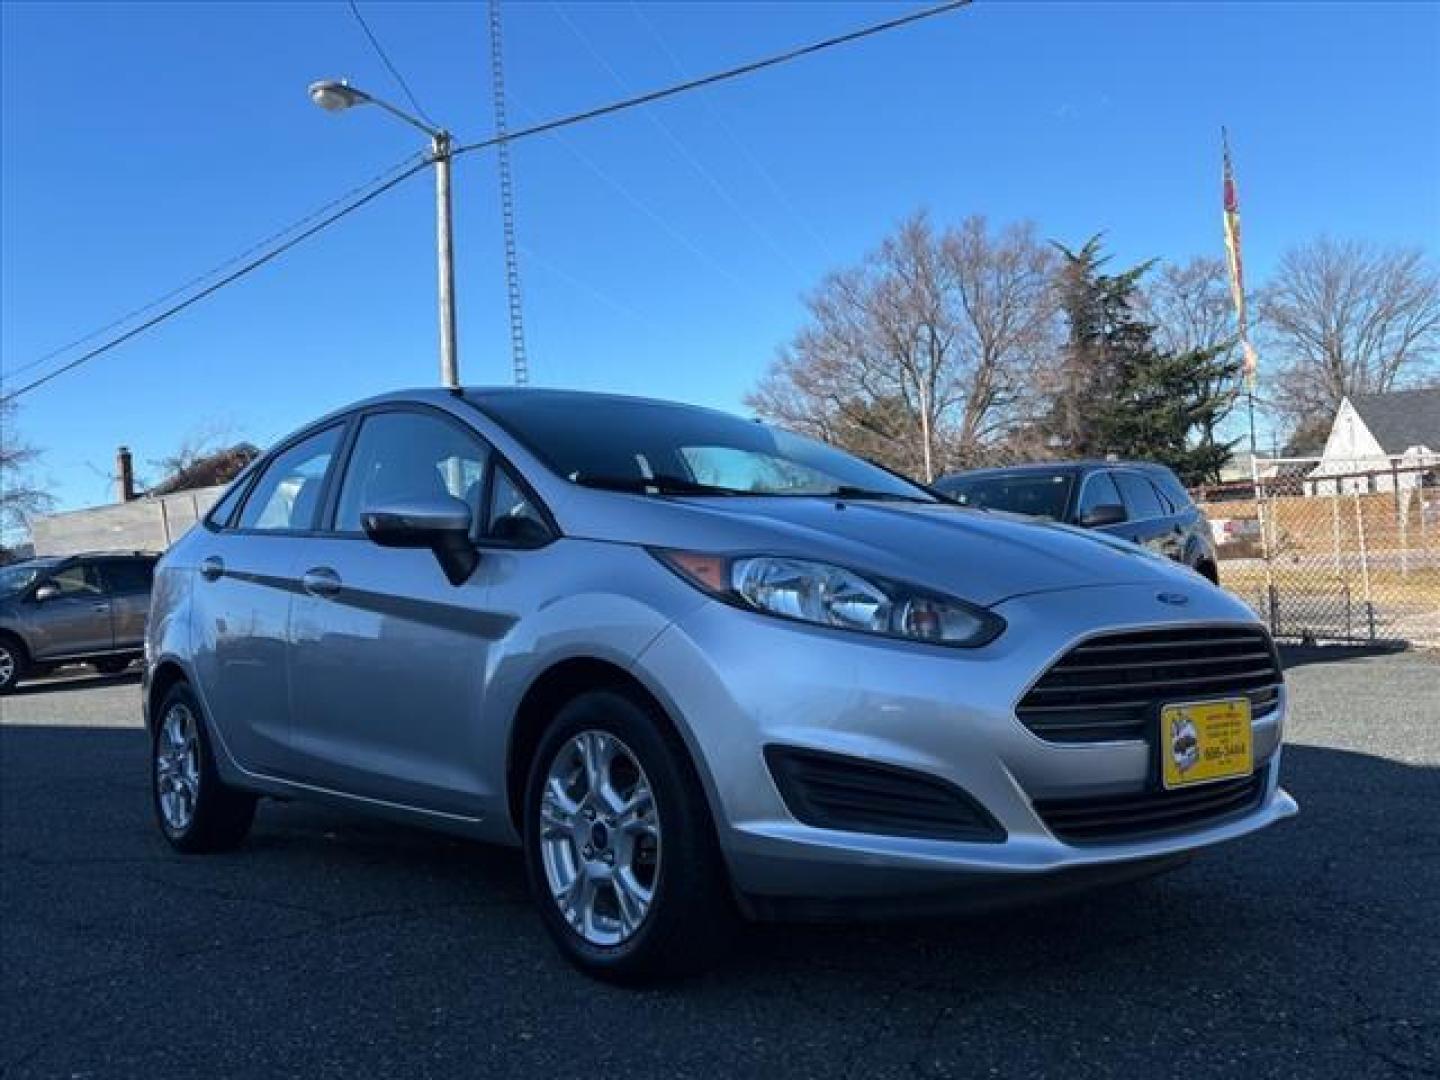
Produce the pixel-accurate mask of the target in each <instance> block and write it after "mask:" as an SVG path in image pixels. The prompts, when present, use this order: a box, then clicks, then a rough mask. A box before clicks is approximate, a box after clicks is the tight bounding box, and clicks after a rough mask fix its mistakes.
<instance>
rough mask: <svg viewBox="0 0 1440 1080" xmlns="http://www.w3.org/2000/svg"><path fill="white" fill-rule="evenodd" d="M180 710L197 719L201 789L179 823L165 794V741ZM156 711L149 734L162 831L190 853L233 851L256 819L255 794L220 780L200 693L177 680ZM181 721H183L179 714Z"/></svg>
mask: <svg viewBox="0 0 1440 1080" xmlns="http://www.w3.org/2000/svg"><path fill="white" fill-rule="evenodd" d="M176 709H184V710H187V711H188V713H189V715H190V717H191V718H192V720H193V730H194V738H195V744H194V754H195V762H194V765H195V769H194V772H195V774H196V780H197V785H196V786H197V789H198V790H197V791H196V793H195V794H194V796H193V800H192V805H193V810H192V811H191V812H190V814H189V816H188V818H187V819H186V820H185V821H183V822H180V823H176V822H172V821H171V820H170V819H169V818H167V816H166V812H165V809H164V807H163V805H162V792H161V783H162V781H161V763H160V755H161V743H162V740H165V739H166V737H167V724H168V721H169V719H170V718H171V715H172V713H173V712H174V711H175V710H176ZM155 715H156V720H155V728H154V731H153V732H151V737H150V801H151V805H152V807H153V808H154V811H155V821H156V823H157V824H158V825H159V826H160V832H161V833H162V834H164V836H165V839H166V840H168V841H169V842H170V845H171V846H172V847H173V848H175V849H176V850H177V851H184V852H187V853H200V852H211V851H229V850H231V849H232V848H235V847H238V846H239V845H240V844H241V842H242V841H244V839H245V836H246V834H247V833H249V831H250V825H251V822H253V821H254V820H255V801H256V800H255V796H254V795H253V794H251V793H250V792H248V791H239V790H237V789H235V788H232V787H230V786H228V785H227V784H225V783H224V782H223V781H222V780H221V779H220V774H219V772H218V771H217V770H216V768H215V755H214V753H213V751H212V750H211V747H210V735H209V731H208V729H207V727H206V724H205V714H204V711H203V710H202V709H201V708H200V701H199V699H198V698H196V696H195V692H194V691H193V690H191V689H190V687H189V686H188V685H187V684H185V683H183V682H182V683H177V684H176V685H175V686H173V687H172V688H171V689H170V692H169V693H168V694H166V695H165V700H164V701H163V702H161V704H160V709H159V711H158V712H157V713H156V714H155ZM176 719H177V721H178V720H179V716H178V715H177V717H176Z"/></svg>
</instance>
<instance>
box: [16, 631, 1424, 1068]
mask: <svg viewBox="0 0 1440 1080" xmlns="http://www.w3.org/2000/svg"><path fill="white" fill-rule="evenodd" d="M1290 660H1291V666H1290V670H1289V676H1288V677H1289V679H1290V684H1291V687H1292V691H1293V694H1294V703H1295V704H1294V713H1293V719H1292V726H1291V731H1290V736H1291V743H1292V745H1291V746H1290V747H1289V749H1288V750H1287V755H1286V760H1285V766H1284V770H1283V778H1284V783H1285V785H1286V787H1287V788H1289V789H1290V791H1291V792H1292V793H1294V795H1295V796H1296V798H1297V799H1298V800H1299V801H1300V804H1301V807H1302V809H1301V816H1300V817H1299V818H1297V819H1296V820H1294V821H1292V822H1289V823H1286V824H1285V825H1282V826H1280V827H1277V828H1275V829H1273V830H1270V831H1269V832H1268V833H1265V834H1261V835H1259V836H1256V837H1252V838H1249V839H1247V840H1243V841H1240V842H1237V843H1235V844H1232V845H1230V846H1227V847H1223V848H1218V849H1215V850H1213V851H1211V852H1209V853H1207V854H1206V855H1205V856H1203V857H1202V858H1200V859H1197V860H1196V861H1195V862H1194V863H1193V864H1191V865H1190V866H1188V867H1186V868H1185V869H1183V870H1180V871H1178V872H1175V873H1173V874H1170V875H1168V876H1165V877H1162V878H1158V879H1154V880H1151V881H1147V882H1142V883H1138V884H1133V885H1126V886H1119V887H1115V888H1112V889H1109V890H1107V891H1103V892H1099V893H1094V894H1090V895H1087V896H1084V897H1082V898H1079V899H1071V900H1067V901H1064V902H1062V903H1058V904H1052V905H1050V906H1045V907H1032V908H1025V909H1021V910H1013V911H1007V912H1003V913H998V914H990V915H984V916H975V917H971V918H967V919H952V920H947V921H943V922H927V923H901V924H887V925H878V926H825V927H813V926H761V927H755V928H752V929H751V930H750V931H749V932H748V933H747V934H746V935H745V938H744V940H743V942H742V945H741V947H740V948H739V949H737V951H736V954H735V955H734V956H733V958H732V959H731V960H730V962H729V963H728V964H727V965H726V966H725V967H724V968H723V969H721V970H719V971H716V972H714V973H713V974H711V975H708V976H706V977H704V978H701V979H698V980H694V981H691V982H688V983H682V984H680V985H677V986H671V987H666V988H662V989H647V990H643V991H633V990H622V989H616V988H613V987H608V986H603V985H599V984H596V983H593V982H590V981H588V980H586V979H584V978H583V977H581V976H579V975H577V974H576V973H575V972H573V971H572V970H571V969H570V968H568V967H567V966H566V965H565V964H564V963H562V962H561V961H560V960H559V958H558V956H557V955H556V954H555V952H554V951H553V949H552V948H551V946H550V944H549V942H548V941H547V940H546V938H545V936H544V933H543V931H542V930H541V927H540V924H539V921H538V919H537V918H536V916H535V915H534V913H533V912H532V910H531V908H530V906H529V901H528V899H527V897H526V890H525V884H524V880H523V875H522V871H521V866H520V861H519V858H518V857H517V856H516V855H515V854H514V853H513V852H509V851H504V850H498V849H491V848H487V847H483V846H479V845H474V844H468V843H463V842H459V841H454V840H450V839H445V838H440V837H434V836H430V835H427V834H424V833H419V832H414V831H410V830H407V829H402V828H396V827H393V826H389V825H383V824H376V823H373V822H367V821H358V820H353V819H345V818H342V817H340V816H338V815H336V814H332V813H330V812H328V811H323V810H316V809H313V808H309V807H304V806H300V805H298V804H284V805H280V804H276V803H265V804H262V807H261V810H260V815H259V817H258V819H257V823H256V828H255V831H254V833H253V834H252V836H251V839H250V840H249V842H248V843H247V844H246V845H245V846H244V847H243V848H242V849H241V850H240V851H238V852H235V853H233V854H228V855H223V856H208V857H190V858H183V857H180V856H178V855H175V854H173V853H172V852H171V851H170V850H169V848H167V847H166V845H165V844H164V843H163V842H162V840H161V839H160V837H159V835H158V834H157V832H156V831H155V828H154V826H153V825H152V823H151V820H150V809H149V803H148V797H147V793H146V745H145V737H144V734H143V732H142V731H141V730H139V712H138V694H139V688H138V681H137V680H136V679H135V677H133V676H130V677H121V678H118V679H101V678H93V677H91V678H81V679H76V680H55V681H51V682H48V683H43V684H36V685H35V686H33V687H28V688H22V690H21V692H20V693H19V694H17V695H16V696H13V697H9V698H6V699H3V701H0V719H3V725H0V916H3V921H0V981H3V1009H0V1074H3V1075H4V1076H6V1077H14V1078H19V1077H31V1076H57V1077H111V1076H116V1077H132V1076H133V1077H150V1076H161V1075H163V1076H167V1077H190V1076H266V1077H270V1076H304V1077H330V1076H335V1077H340V1076H344V1077H358V1076H384V1077H407V1076H456V1077H459V1076H467V1077H468V1076H477V1077H520V1076H532V1075H534V1076H539V1075H544V1076H546V1077H547V1078H551V1080H564V1078H568V1077H575V1078H582V1077H583V1078H585V1080H594V1078H595V1077H597V1076H613V1077H617V1078H625V1080H630V1078H640V1077H665V1078H672V1077H712V1076H713V1077H732V1076H746V1077H748V1076H755V1077H786V1078H789V1077H797V1078H798V1077H812V1076H813V1077H834V1076H853V1077H941V1076H982V1077H989V1076H1006V1077H1008V1076H1015V1077H1038V1076H1050V1075H1054V1076H1061V1075H1063V1076H1064V1077H1066V1078H1067V1080H1069V1078H1076V1077H1092V1076H1094V1077H1100V1076H1123V1077H1159V1076H1165V1077H1186V1078H1190V1077H1211V1076H1227V1077H1228V1076H1234V1077H1245V1078H1247V1080H1249V1078H1256V1077H1287V1078H1289V1077H1307V1078H1310V1077H1332V1076H1333V1077H1345V1078H1346V1080H1361V1078H1367V1077H1416V1076H1436V1075H1440V657H1437V656H1436V655H1435V654H1433V653H1431V654H1426V653H1404V654H1398V655H1364V654H1355V653H1333V652H1325V651H1320V652H1314V653H1308V654H1303V655H1298V656H1292V657H1291V658H1290Z"/></svg>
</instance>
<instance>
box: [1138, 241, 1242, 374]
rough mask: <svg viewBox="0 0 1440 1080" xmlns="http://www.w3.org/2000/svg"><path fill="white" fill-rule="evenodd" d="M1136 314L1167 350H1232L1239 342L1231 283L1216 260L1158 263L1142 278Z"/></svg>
mask: <svg viewBox="0 0 1440 1080" xmlns="http://www.w3.org/2000/svg"><path fill="white" fill-rule="evenodd" d="M1137 296H1138V299H1139V305H1138V307H1139V314H1140V316H1141V318H1143V319H1144V320H1145V321H1146V322H1148V323H1150V324H1151V325H1152V326H1154V327H1155V344H1156V345H1157V346H1159V347H1160V348H1161V349H1162V350H1164V351H1165V352H1172V353H1185V352H1195V351H1198V350H1202V349H1215V348H1224V349H1227V350H1234V349H1235V348H1236V347H1237V346H1238V345H1239V340H1238V335H1237V333H1236V328H1235V309H1234V307H1233V305H1232V303H1231V300H1230V282H1229V279H1228V278H1227V276H1226V270H1225V263H1224V262H1223V261H1222V260H1220V259H1209V258H1204V257H1201V256H1197V257H1196V258H1193V259H1191V260H1189V261H1188V262H1184V263H1161V264H1158V265H1157V266H1155V267H1154V268H1153V270H1152V272H1151V273H1150V274H1148V275H1146V277H1145V278H1144V279H1143V280H1142V281H1141V285H1140V290H1139V292H1138V294H1137Z"/></svg>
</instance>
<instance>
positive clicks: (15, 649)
mask: <svg viewBox="0 0 1440 1080" xmlns="http://www.w3.org/2000/svg"><path fill="white" fill-rule="evenodd" d="M29 669H30V654H29V653H28V652H26V651H25V644H24V642H22V641H21V640H20V639H19V638H17V637H15V635H13V634H0V694H8V693H9V692H10V691H11V690H13V689H15V684H16V683H18V682H19V681H20V680H21V679H23V678H24V677H25V675H26V673H27V672H28V671H29Z"/></svg>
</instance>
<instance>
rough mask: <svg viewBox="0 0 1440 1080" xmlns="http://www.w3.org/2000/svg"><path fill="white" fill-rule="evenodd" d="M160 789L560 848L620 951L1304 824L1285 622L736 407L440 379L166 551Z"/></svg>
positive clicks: (156, 719)
mask: <svg viewBox="0 0 1440 1080" xmlns="http://www.w3.org/2000/svg"><path fill="white" fill-rule="evenodd" d="M144 702H145V714H146V722H147V728H148V730H149V731H150V734H151V738H152V744H153V753H152V773H153V790H154V803H155V810H156V817H157V819H158V822H159V825H160V828H161V829H162V830H163V832H164V834H165V836H166V838H167V839H168V840H169V841H170V843H172V844H173V845H174V846H175V847H177V848H179V849H180V850H182V851H189V852H201V851H214V850H218V849H225V848H231V847H234V846H235V845H237V844H239V843H240V842H241V840H242V839H243V838H244V836H245V834H246V832H247V831H248V829H249V828H250V825H251V821H252V819H253V817H254V813H255V804H256V799H257V797H258V796H262V795H271V796H281V797H286V798H297V799H301V798H303V799H318V800H325V801H327V802H330V803H333V804H336V805H339V806H344V807H353V808H354V809H356V810H360V811H366V812H370V813H376V814H382V815H385V816H387V817H391V818H394V819H398V820H401V821H406V822H410V823H413V824H419V825H424V826H430V827H433V828H437V829H444V830H447V831H452V832H456V833H460V834H464V835H467V836H472V837H477V838H479V839H483V840H489V841H496V842H500V843H508V844H519V845H521V846H522V847H523V850H524V855H525V863H526V866H527V868H528V872H529V877H530V881H531V885H532V888H533V891H534V893H535V896H536V899H537V903H538V905H539V908H540V912H541V915H542V917H543V919H544V922H545V925H546V926H547V928H548V929H549V931H550V933H551V934H552V936H553V937H554V939H555V941H556V942H557V943H558V945H559V947H560V949H561V951H562V952H563V953H564V954H565V955H566V956H567V957H568V958H569V959H570V960H572V961H573V962H574V963H576V964H577V965H579V966H580V967H581V968H582V969H584V970H585V971H588V972H590V973H592V974H596V975H600V976H604V977H609V978H613V979H639V978H646V977H652V976H657V975H663V974H668V973H675V972H682V971H687V970H694V969H696V968H697V967H700V966H703V965H704V964H706V963H707V962H708V961H710V960H712V959H714V958H715V957H716V955H717V952H718V951H719V950H721V949H723V948H724V946H725V943H726V941H727V937H728V934H729V932H730V931H731V930H732V929H733V928H734V927H735V926H736V925H737V923H738V922H739V921H740V918H742V917H748V918H776V917H799V918H816V917H822V918H859V917H870V916H874V915H884V914H905V913H916V912H938V911H945V910H953V909H956V908H964V907H968V906H973V905H977V904H990V903H995V902H998V901H1003V900H1006V899H1012V898H1015V897H1024V896H1038V895H1054V894H1057V893H1059V892H1062V891H1066V890H1069V889H1073V888H1076V887H1080V886H1085V885H1091V884H1095V883H1099V882H1106V881H1114V880H1121V879H1125V878H1130V877H1135V876H1139V875H1143V874H1148V873H1153V872H1156V871H1157V870H1161V869H1165V868H1167V867H1169V866H1172V865H1175V864H1177V863H1178V862H1183V861H1184V860H1185V859H1186V858H1187V857H1188V856H1189V854H1190V853H1192V852H1194V851H1195V850H1196V849H1198V848H1202V847H1206V846H1208V845H1211V844H1215V843H1218V842H1220V841H1224V840H1231V839H1234V838H1236V837H1239V836H1243V835H1245V834H1247V833H1251V832H1254V831H1255V830H1257V829H1261V828H1264V827H1265V826H1266V825H1269V824H1271V823H1272V822H1275V821H1278V820H1280V819H1281V818H1285V817H1288V816H1290V815H1292V814H1294V813H1295V810H1296V807H1295V803H1294V802H1293V801H1292V800H1291V798H1290V797H1289V796H1288V795H1287V794H1286V793H1285V792H1284V791H1283V790H1281V788H1280V786H1279V763H1280V748H1281V732H1282V728H1283V725H1284V720H1285V710H1286V690H1285V685H1284V680H1283V678H1282V675H1281V669H1280V665H1279V663H1278V662H1277V658H1276V655H1275V650H1274V647H1273V646H1272V644H1271V641H1270V639H1269V636H1268V635H1267V634H1266V632H1265V630H1264V629H1263V628H1262V627H1261V626H1260V625H1259V624H1258V623H1257V621H1256V619H1255V617H1254V615H1253V614H1252V613H1251V612H1250V611H1249V610H1248V609H1247V608H1245V607H1244V606H1242V605H1241V604H1240V603H1238V602H1237V601H1236V600H1234V599H1233V598H1231V597H1230V596H1228V595H1227V594H1226V593H1224V592H1222V591H1220V590H1219V589H1217V588H1215V587H1214V586H1212V585H1210V584H1209V583H1208V582H1207V581H1205V580H1204V579H1203V578H1201V577H1200V576H1198V575H1197V574H1195V573H1193V572H1191V571H1190V570H1188V569H1186V568H1184V567H1180V566H1177V565H1176V564H1174V563H1171V562H1168V561H1166V560H1163V559H1160V558H1158V557H1155V556H1152V555H1150V554H1148V553H1147V552H1145V551H1144V550H1143V549H1141V548H1138V547H1135V546H1133V545H1129V544H1125V543H1122V542H1119V541H1113V540H1110V539H1108V538H1106V537H1104V536H1100V535H1097V534H1094V533H1088V532H1082V531H1079V530H1074V529H1070V528H1068V527H1065V526H1062V525H1056V524H1051V523H1041V522H1038V521H1033V520H1029V519H1023V518H1016V517H1011V516H1005V515H1000V514H993V513H987V512H983V511H975V510H967V509H963V508H961V507H958V506H955V505H952V504H949V503H946V502H944V501H942V500H940V499H938V498H937V497H936V496H935V495H933V494H932V493H931V492H930V491H929V490H928V489H925V488H923V487H920V486H917V485H916V484H914V483H912V482H910V481H908V480H905V479H902V478H901V477H899V476H896V475H894V474H892V473H889V472H887V471H885V470H883V469H880V468H877V467H876V466H873V465H870V464H867V463H866V462H864V461H861V460H859V459H857V458H854V457H851V456H849V455H847V454H845V453H843V452H841V451H839V450H836V449H834V448H831V447H828V446H825V445H823V444H820V443H816V442H812V441H810V440H807V439H803V438H799V437H797V436H795V435H791V434H788V433H786V432H783V431H778V430H775V429H772V428H768V427H765V426H763V425H761V424H758V423H752V422H748V421H745V420H740V419H737V418H734V417H731V416H727V415H724V414H722V413H717V412H712V411H709V410H705V409H698V408H691V407H688V406H683V405H675V404H668V403H664V402H658V401H647V400H641V399H636V398H626V397H615V396H607V395H598V394H582V393H571V392H561V391H549V390H533V389H527V390H511V389H502V390H465V391H454V392H447V391H443V390H417V391H409V392H403V393H396V394H392V395H388V396H385V397H381V398H376V399H374V400H371V401H367V402H363V403H361V404H359V405H355V406H353V407H351V408H348V409H344V410H342V411H340V412H337V413H334V414H332V415H330V416H328V417H326V418H324V419H323V420H320V421H317V422H316V423H314V424H311V425H310V426H308V427H306V428H305V429H303V430H302V431H300V432H299V433H297V434H295V435H293V436H291V437H290V438H288V439H286V440H285V441H284V442H282V443H281V444H279V446H278V447H277V448H276V449H274V450H273V451H272V452H271V453H269V454H268V455H266V456H265V457H264V458H262V459H261V460H259V461H257V462H256V463H255V464H254V465H253V466H251V468H250V469H249V470H247V472H246V473H245V474H244V475H242V476H241V477H240V478H239V479H238V480H236V482H235V483H234V485H233V486H232V487H231V488H230V489H229V491H228V492H227V493H226V494H225V496H224V497H223V498H222V499H221V500H220V501H219V503H217V504H216V506H215V508H214V510H213V511H212V512H211V513H210V514H209V516H208V517H207V518H206V519H205V520H204V522H203V523H202V524H201V525H200V526H197V527H196V528H195V529H193V530H192V531H191V532H190V533H189V534H188V535H186V536H185V537H184V539H182V540H181V541H180V542H179V543H178V544H176V545H175V547H174V548H172V549H171V551H170V552H169V553H168V554H167V555H166V556H165V558H164V560H163V562H162V563H161V565H160V568H159V571H158V574H157V576H156V581H155V588H154V601H153V608H152V611H151V617H150V622H149V633H148V640H147V643H146V681H145V693H144Z"/></svg>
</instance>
